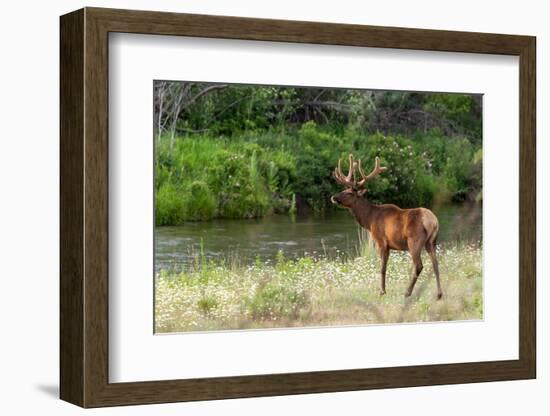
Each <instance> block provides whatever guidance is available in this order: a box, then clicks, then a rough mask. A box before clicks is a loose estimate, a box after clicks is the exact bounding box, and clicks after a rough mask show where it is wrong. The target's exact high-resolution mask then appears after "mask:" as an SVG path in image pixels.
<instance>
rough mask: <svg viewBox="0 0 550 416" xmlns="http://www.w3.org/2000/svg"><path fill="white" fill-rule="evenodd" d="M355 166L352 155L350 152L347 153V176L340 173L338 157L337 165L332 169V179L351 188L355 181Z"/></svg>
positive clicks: (340, 161) (340, 167)
mask: <svg viewBox="0 0 550 416" xmlns="http://www.w3.org/2000/svg"><path fill="white" fill-rule="evenodd" d="M356 167H357V162H355V161H354V160H353V155H352V154H351V153H350V155H349V171H348V174H347V176H344V174H343V173H342V160H341V159H338V167H337V168H335V169H334V172H333V176H334V179H336V182H338V183H339V184H341V185H344V186H347V187H349V188H353V187H354V186H355V184H356V181H355V168H356ZM352 179H353V180H352Z"/></svg>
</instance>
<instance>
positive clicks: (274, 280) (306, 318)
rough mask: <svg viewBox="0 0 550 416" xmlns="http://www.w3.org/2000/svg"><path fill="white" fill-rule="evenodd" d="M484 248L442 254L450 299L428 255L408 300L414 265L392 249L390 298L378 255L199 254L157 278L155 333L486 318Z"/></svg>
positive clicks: (453, 248) (452, 249)
mask: <svg viewBox="0 0 550 416" xmlns="http://www.w3.org/2000/svg"><path fill="white" fill-rule="evenodd" d="M481 255H482V250H481V247H480V245H479V244H474V245H446V246H442V247H441V248H439V250H438V257H439V262H440V271H441V281H442V285H443V291H444V298H443V299H442V300H440V301H436V299H435V279H434V276H433V271H432V267H431V264H430V261H429V258H428V257H427V256H423V262H424V271H423V272H422V274H421V275H420V278H419V280H418V282H417V285H416V287H415V290H414V292H413V295H412V296H411V297H410V298H404V296H403V294H404V292H405V289H406V286H407V284H408V279H409V273H410V268H411V262H410V258H409V256H408V254H407V253H401V252H392V254H391V257H390V261H389V264H388V272H387V276H388V277H387V282H386V289H387V294H386V295H385V296H382V297H381V296H379V295H378V284H379V279H378V270H379V262H378V258H377V256H376V255H375V253H373V252H372V250H369V249H368V248H365V250H364V253H363V255H362V256H361V257H357V258H332V259H329V258H326V257H321V258H316V257H311V256H304V257H302V258H300V259H298V260H288V259H285V258H284V257H283V256H282V255H279V257H278V258H277V260H276V261H273V262H269V261H267V262H264V261H261V259H257V261H256V262H255V264H253V265H249V266H240V265H238V264H237V263H236V262H235V263H231V264H228V263H223V262H220V263H208V262H206V261H205V260H204V259H203V258H202V257H201V256H200V254H199V255H198V257H197V261H196V264H195V266H194V267H191V268H190V270H188V271H186V272H183V273H180V274H169V273H167V272H161V273H160V274H159V275H158V276H157V277H156V280H155V325H156V331H157V332H178V331H205V330H228V329H251V328H275V327H302V326H323V325H353V324H369V323H370V324H374V323H395V322H426V321H445V320H469V319H481V318H482V317H483V316H482V310H483V304H482V303H483V297H482V264H481Z"/></svg>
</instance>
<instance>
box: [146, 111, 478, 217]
mask: <svg viewBox="0 0 550 416" xmlns="http://www.w3.org/2000/svg"><path fill="white" fill-rule="evenodd" d="M457 105H458V104H457ZM457 108H460V107H457ZM457 111H458V110H457ZM336 127H338V126H336ZM336 127H335V126H333V128H327V127H324V128H321V127H319V126H318V125H317V124H315V123H314V122H311V121H310V122H307V123H303V124H302V125H301V127H300V128H285V129H283V130H284V131H283V130H281V129H275V128H273V129H271V130H263V131H261V132H258V131H255V130H246V131H245V132H243V133H242V134H237V133H234V134H232V135H231V137H229V138H224V137H219V136H218V137H211V136H209V135H198V134H195V135H189V136H184V137H176V139H175V142H174V146H173V147H170V145H169V142H170V138H169V137H161V140H160V143H157V145H156V146H157V148H156V176H155V189H156V224H157V225H170V224H181V223H182V222H183V221H199V220H208V219H212V218H259V217H262V216H265V215H267V214H269V213H272V212H275V213H292V212H296V210H299V209H301V208H302V207H303V206H304V203H305V204H307V206H308V207H309V208H311V209H313V210H314V211H326V210H332V209H335V208H334V206H333V205H332V204H331V203H330V196H331V195H332V194H334V193H336V192H339V191H340V190H341V189H342V187H341V186H340V185H338V184H337V183H336V182H335V181H334V179H333V177H332V171H333V170H334V167H335V166H336V164H337V161H338V158H342V159H344V169H345V170H347V162H346V161H347V155H348V154H349V153H350V152H352V153H353V154H354V155H355V156H356V158H360V159H361V161H362V162H363V168H364V170H365V171H367V172H368V171H370V169H372V166H373V163H374V158H375V157H376V156H379V157H380V158H381V159H382V164H383V165H385V166H387V167H388V171H386V172H385V173H384V174H382V175H380V176H378V177H377V178H376V179H375V180H373V181H371V182H369V184H368V185H367V188H368V193H367V194H366V197H367V198H368V199H369V201H371V202H373V203H394V204H397V205H399V206H402V207H404V208H406V207H414V206H428V207H429V206H430V205H432V204H434V203H437V204H441V203H446V202H450V201H456V202H460V201H464V200H480V199H481V198H482V192H481V188H482V187H481V172H482V153H481V146H480V145H475V144H473V143H472V142H471V141H470V140H469V139H467V138H460V137H452V138H449V137H445V136H444V135H442V133H441V131H440V130H437V129H432V130H429V131H428V132H426V133H417V134H416V135H413V136H410V137H404V136H385V135H382V134H380V133H376V134H367V133H365V132H364V131H361V129H359V128H356V127H348V128H344V127H342V126H340V127H338V128H336Z"/></svg>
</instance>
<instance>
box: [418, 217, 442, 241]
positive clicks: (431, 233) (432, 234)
mask: <svg viewBox="0 0 550 416" xmlns="http://www.w3.org/2000/svg"><path fill="white" fill-rule="evenodd" d="M422 214H423V215H422V225H423V226H424V230H426V234H427V236H428V240H427V243H428V244H430V245H432V246H435V243H436V242H437V235H438V234H439V221H437V217H436V216H435V215H434V213H433V212H432V211H430V210H428V209H425V210H424V212H423V213H422Z"/></svg>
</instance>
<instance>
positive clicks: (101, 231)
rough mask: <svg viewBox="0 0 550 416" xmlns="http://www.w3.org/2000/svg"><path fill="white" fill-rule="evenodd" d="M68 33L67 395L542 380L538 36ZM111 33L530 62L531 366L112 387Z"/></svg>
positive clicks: (128, 28)
mask: <svg viewBox="0 0 550 416" xmlns="http://www.w3.org/2000/svg"><path fill="white" fill-rule="evenodd" d="M60 30H61V39H60V41H61V44H60V47H61V49H60V55H61V57H60V64H61V75H60V76H61V79H60V81H61V82H60V84H61V91H60V102H61V104H60V106H61V109H60V110H61V120H60V131H61V139H60V140H61V154H60V160H61V167H60V176H61V177H60V187H61V196H60V198H61V199H60V207H61V215H60V222H61V226H60V227H61V228H60V235H61V238H60V239H61V241H60V262H61V266H60V396H61V399H63V400H66V401H68V402H71V403H74V404H76V405H79V406H82V407H101V406H115V405H130V404H146V403H163V402H178V401H191V400H212V399H225V398H238V397H256V396H270V395H287V394H304V393H321V392H337V391H351V390H363V389H379V388H397V387H410V386H424V385H440V384H454V383H474V382H487V381H498V380H518V379H529V378H535V376H536V333H535V331H536V326H535V311H536V304H535V294H536V290H535V280H536V279H535V264H536V259H535V252H536V250H535V249H536V234H535V233H536V228H535V220H536V190H535V185H536V182H535V181H536V178H535V172H536V165H535V161H536V157H535V156H536V151H535V127H536V123H535V121H536V120H535V107H536V97H535V50H536V47H535V45H536V43H535V38H534V37H530V36H517V35H500V34H486V33H468V32H452V31H439V30H421V29H404V28H393V27H391V28H390V27H376V26H361V25H344V24H327V23H313V22H297V21H283V20H265V19H253V18H240V17H222V16H206V15H190V14H176V13H164V12H162V13H161V12H147V11H130V10H114V9H100V8H85V9H81V10H78V11H75V12H72V13H69V14H67V15H64V16H62V17H61V20H60ZM110 32H125V33H141V34H154V35H174V36H192V37H206V38H224V39H241V40H261V41H278V42H297V43H311V44H330V45H347V46H368V47H380V48H396V49H415V50H429V51H447V52H468V53H483V54H502V55H514V56H518V57H519V67H520V80H519V85H520V91H519V97H520V98H519V104H520V105H519V109H518V110H519V115H520V116H519V120H520V131H519V134H520V141H519V149H518V151H519V160H520V173H519V179H520V181H519V199H520V206H519V213H520V215H519V237H520V241H519V270H518V274H519V359H518V360H506V361H490V362H471V363H459V364H436V365H413V366H405V367H389V368H366V369H354V370H338V371H319V372H307V373H288V374H265V375H253V376H236V377H218V378H202V379H181V380H169V381H146V382H131V383H109V379H108V360H109V355H108V299H109V298H108V287H109V285H108V282H109V280H108V279H109V276H108V222H109V215H108V171H109V167H108V65H109V62H108V34H109V33H110Z"/></svg>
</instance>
